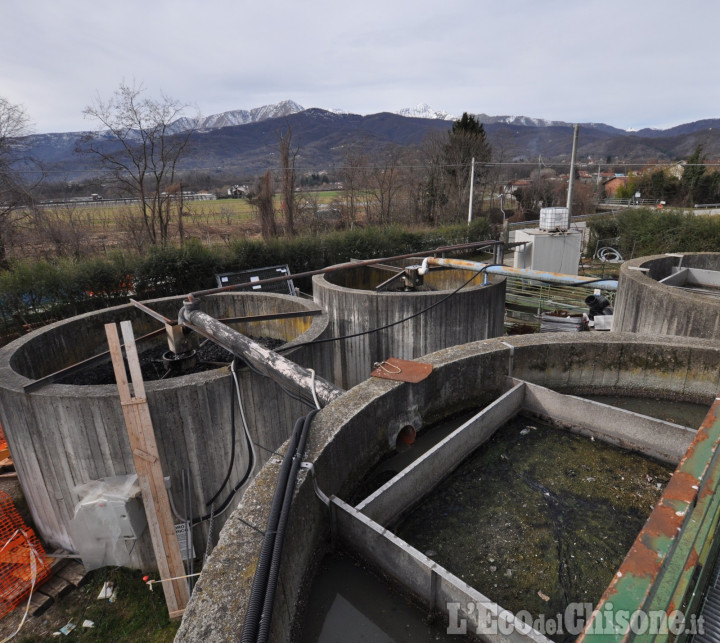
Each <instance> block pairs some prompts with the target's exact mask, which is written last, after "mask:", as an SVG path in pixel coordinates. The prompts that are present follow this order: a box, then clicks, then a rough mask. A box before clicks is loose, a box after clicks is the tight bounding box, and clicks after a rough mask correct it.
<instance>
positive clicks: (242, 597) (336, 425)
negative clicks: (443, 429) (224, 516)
mask: <svg viewBox="0 0 720 643" xmlns="http://www.w3.org/2000/svg"><path fill="white" fill-rule="evenodd" d="M511 353H512V364H513V371H514V375H515V376H516V377H518V378H520V379H525V380H528V381H530V382H534V383H537V384H540V385H543V386H549V387H556V386H557V387H558V388H561V389H563V390H564V391H566V392H569V393H574V392H582V391H583V390H590V391H601V392H631V393H634V394H639V395H642V394H645V395H668V396H670V397H678V398H687V399H694V400H702V401H708V402H709V401H710V400H712V399H714V397H715V395H716V394H717V391H718V388H719V387H720V372H719V371H718V363H720V347H718V346H716V345H714V344H712V343H709V342H704V341H702V340H697V339H678V338H667V337H666V338H657V339H650V338H648V337H640V336H637V335H630V334H612V335H611V336H610V334H601V333H553V334H547V335H533V336H524V337H520V336H518V337H511V338H504V339H502V340H501V339H492V340H487V341H483V342H476V343H473V344H467V345H464V346H456V347H452V348H448V349H445V350H442V351H438V352H436V353H433V354H431V355H427V356H425V357H423V359H422V361H424V362H428V363H431V364H433V366H434V370H433V372H432V373H431V374H430V376H429V377H428V378H427V379H426V380H424V381H423V382H420V383H419V384H413V385H410V384H400V383H393V382H390V381H387V380H379V379H370V380H367V381H366V382H363V383H362V384H360V385H358V386H356V387H354V388H353V389H351V390H350V391H348V392H347V393H345V394H344V395H343V396H341V397H340V398H338V399H337V400H335V401H334V402H332V403H331V404H330V405H328V407H326V408H325V409H323V410H322V411H321V412H320V413H319V414H318V415H317V416H316V417H315V419H314V421H313V423H312V426H311V428H310V435H309V443H308V450H307V453H306V460H308V461H310V462H313V463H314V466H315V470H316V472H317V480H318V483H319V486H320V488H321V489H322V490H323V491H324V492H325V493H326V494H328V495H338V496H340V497H343V495H345V494H349V493H350V492H351V491H352V490H353V489H354V487H355V486H356V485H357V483H358V482H359V481H360V480H361V479H362V478H363V476H364V475H365V473H366V472H367V471H368V470H369V468H370V467H371V466H372V465H374V464H375V463H377V461H378V460H379V459H380V458H381V457H382V456H383V455H384V454H386V453H387V452H388V450H389V449H390V447H391V445H394V443H395V438H396V436H397V433H398V432H399V431H400V429H401V428H402V427H403V426H405V425H407V424H412V425H413V426H415V427H416V428H421V427H422V426H423V425H429V424H432V423H433V422H435V421H436V420H437V419H440V418H442V417H446V416H447V415H449V414H451V413H453V412H455V411H458V410H461V409H467V408H472V407H477V406H478V405H480V404H483V403H487V402H489V401H490V400H492V399H495V398H497V397H498V396H499V395H500V393H501V392H502V391H503V390H504V388H503V387H504V382H505V377H506V376H507V375H508V370H509V364H510V363H511V359H510V358H511ZM666 392H667V393H666ZM278 470H279V460H278V461H277V462H276V461H270V462H269V463H267V464H266V466H265V467H264V469H263V470H262V471H261V473H260V474H259V475H258V476H257V478H256V479H255V480H254V482H253V483H252V484H251V486H250V488H249V489H248V490H247V492H246V493H245V495H244V496H243V498H242V500H241V503H240V505H239V507H238V508H237V510H236V511H235V512H233V515H232V516H231V517H230V519H229V520H228V522H227V524H226V526H225V528H224V529H223V531H222V534H221V537H220V542H219V543H218V546H217V547H216V548H215V550H214V551H213V553H212V556H211V557H210V560H209V561H208V564H207V565H206V567H205V570H204V572H203V575H202V576H201V577H200V580H199V582H198V585H197V587H196V589H195V592H194V594H193V596H192V598H191V600H190V603H189V605H188V609H187V611H186V613H185V617H184V619H183V623H182V625H181V627H180V630H179V632H178V635H177V638H176V640H177V641H227V640H237V639H238V638H239V637H240V633H241V630H242V624H243V621H244V618H245V608H246V604H247V600H248V597H249V594H250V588H251V585H252V578H253V573H254V570H255V565H256V562H257V556H258V553H259V551H260V544H261V535H260V534H259V533H258V531H257V530H256V529H254V528H253V527H255V528H257V529H259V530H262V529H264V526H265V524H266V521H267V516H268V512H269V507H270V501H271V499H272V495H273V492H274V486H275V480H276V478H277V473H278ZM307 475H308V474H307V473H305V472H303V473H301V476H300V481H299V483H298V485H297V491H296V497H295V504H294V505H293V509H292V511H291V514H290V520H289V525H288V530H287V539H286V542H285V548H284V551H283V562H282V565H281V571H280V579H279V587H280V588H281V589H280V590H279V591H278V598H277V601H278V602H277V603H276V606H275V610H274V613H273V622H272V629H271V637H272V640H274V641H287V640H289V639H290V635H291V632H292V629H293V619H294V618H295V614H296V610H297V608H298V600H299V597H300V595H301V593H302V589H303V586H304V584H306V583H307V582H308V578H307V576H306V572H307V570H308V569H309V568H311V566H312V564H313V562H316V558H317V557H318V556H319V555H321V553H320V552H321V545H322V544H323V543H325V542H326V539H327V537H328V535H329V532H330V519H329V512H328V509H327V507H326V506H325V505H324V504H323V503H322V502H321V501H320V500H319V499H318V498H317V496H316V495H315V493H314V491H313V485H312V480H311V479H310V478H308V477H307ZM250 525H252V526H250Z"/></svg>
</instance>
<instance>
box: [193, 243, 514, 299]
mask: <svg viewBox="0 0 720 643" xmlns="http://www.w3.org/2000/svg"><path fill="white" fill-rule="evenodd" d="M502 243H503V242H502V241H495V240H492V239H490V240H488V241H472V242H470V243H459V244H456V245H453V246H440V247H439V248H435V250H422V251H419V252H411V253H410V254H404V255H395V256H394V257H383V258H382V259H365V260H363V261H355V260H352V261H348V262H346V263H338V264H335V265H333V266H328V267H327V268H320V269H318V270H308V271H306V272H296V273H295V274H290V275H283V276H282V277H270V278H269V279H261V280H260V281H248V282H245V283H244V284H232V285H231V286H221V287H220V288H209V289H208V290H198V291H196V292H191V293H190V294H189V295H188V299H189V300H190V301H193V300H194V299H197V298H198V297H204V296H205V295H215V294H218V293H222V292H233V291H235V290H238V289H240V288H246V287H247V286H260V285H263V286H264V285H270V284H276V283H280V282H281V281H287V280H288V279H304V278H306V277H314V276H315V275H324V274H326V273H328V272H339V271H341V270H355V269H356V268H363V267H365V266H373V265H376V264H381V263H388V262H390V261H399V260H401V259H410V258H412V257H428V256H430V255H433V254H437V253H443V252H454V251H456V250H481V249H482V248H485V247H492V246H496V245H497V244H502Z"/></svg>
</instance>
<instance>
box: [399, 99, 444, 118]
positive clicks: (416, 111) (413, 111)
mask: <svg viewBox="0 0 720 643" xmlns="http://www.w3.org/2000/svg"><path fill="white" fill-rule="evenodd" d="M395 114H397V115H398V116H408V117H411V118H432V119H436V120H441V121H455V120H457V119H458V117H457V116H453V115H452V114H448V113H447V112H443V111H442V110H437V109H433V108H432V107H430V105H428V104H427V103H420V104H419V105H416V106H415V107H405V108H403V109H401V110H398V111H397V112H395Z"/></svg>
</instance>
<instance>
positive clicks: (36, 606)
mask: <svg viewBox="0 0 720 643" xmlns="http://www.w3.org/2000/svg"><path fill="white" fill-rule="evenodd" d="M54 602H55V599H54V598H52V597H51V596H47V595H46V594H41V593H40V592H35V593H34V594H33V595H32V598H31V599H30V616H39V615H40V614H42V613H43V612H44V611H45V610H47V608H48V607H50V606H51V605H52V604H53V603H54Z"/></svg>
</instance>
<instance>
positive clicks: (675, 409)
mask: <svg viewBox="0 0 720 643" xmlns="http://www.w3.org/2000/svg"><path fill="white" fill-rule="evenodd" d="M582 397H584V398H585V399H587V400H593V401H594V402H601V403H603V404H609V405H610V406H617V407H618V408H621V409H624V410H626V411H632V412H633V413H640V414H642V415H647V416H649V417H653V418H657V419H658V420H664V421H665V422H672V423H673V424H680V425H682V426H687V427H689V428H691V429H697V428H699V427H700V425H701V424H702V422H703V420H704V419H705V416H706V415H707V412H708V411H709V410H710V404H697V403H695V402H685V401H682V400H679V401H676V400H663V399H658V398H646V397H629V396H627V395H583V396H582Z"/></svg>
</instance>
